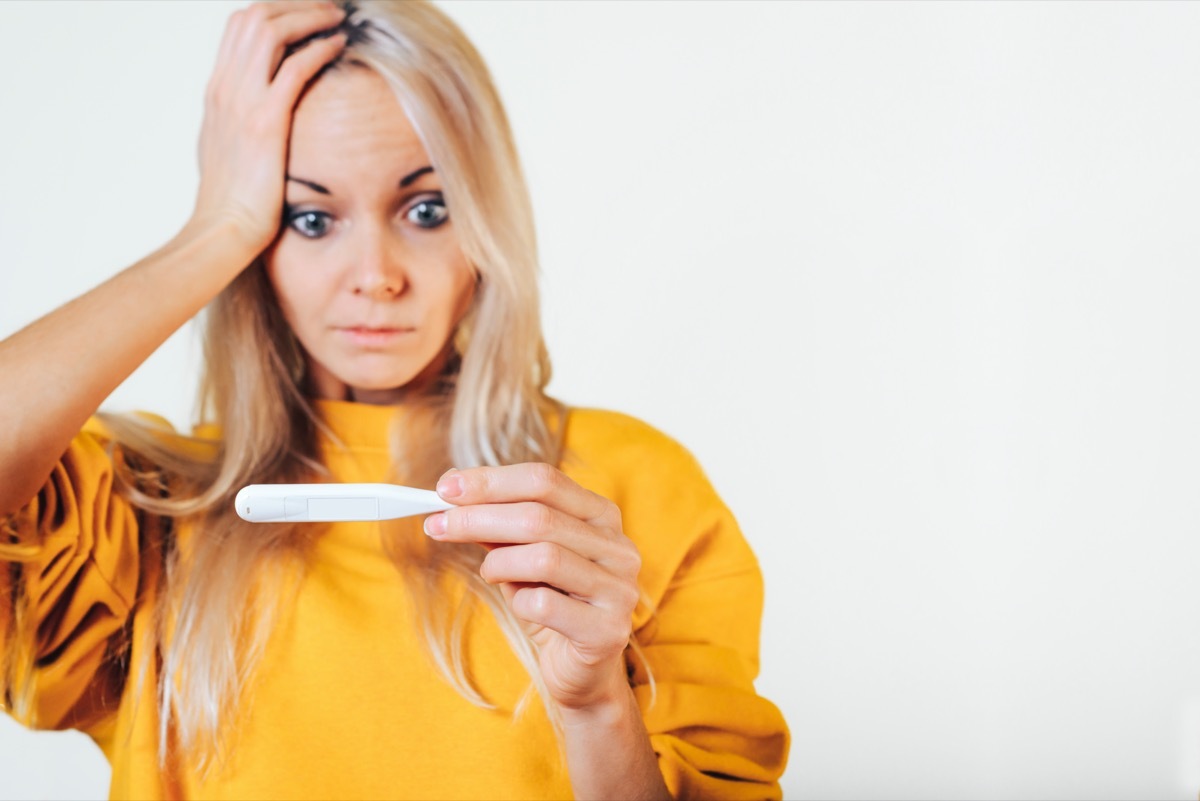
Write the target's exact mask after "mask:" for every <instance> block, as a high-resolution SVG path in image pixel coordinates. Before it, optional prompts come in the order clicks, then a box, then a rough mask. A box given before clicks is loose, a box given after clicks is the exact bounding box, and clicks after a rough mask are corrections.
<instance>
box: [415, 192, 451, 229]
mask: <svg viewBox="0 0 1200 801" xmlns="http://www.w3.org/2000/svg"><path fill="white" fill-rule="evenodd" d="M449 216H450V212H449V211H448V210H447V209H446V202H445V201H444V200H440V199H439V200H434V199H430V200H422V201H421V202H420V203H418V204H416V205H415V206H413V207H412V208H411V209H409V210H408V214H406V215H405V217H406V218H407V219H408V221H409V222H412V223H416V224H417V225H419V226H421V227H422V228H437V227H438V226H439V225H441V224H442V223H444V222H445V221H446V218H447V217H449Z"/></svg>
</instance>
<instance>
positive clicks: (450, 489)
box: [437, 474, 463, 498]
mask: <svg viewBox="0 0 1200 801" xmlns="http://www.w3.org/2000/svg"><path fill="white" fill-rule="evenodd" d="M437 493H438V495H441V496H442V497H443V498H457V497H458V496H459V495H462V494H463V480H462V476H460V475H458V474H451V475H448V476H442V477H441V479H440V480H439V481H438V483H437Z"/></svg>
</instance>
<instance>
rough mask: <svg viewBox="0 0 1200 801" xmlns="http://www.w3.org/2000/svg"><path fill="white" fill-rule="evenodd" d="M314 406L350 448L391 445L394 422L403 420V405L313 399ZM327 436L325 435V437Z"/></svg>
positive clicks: (385, 446)
mask: <svg viewBox="0 0 1200 801" xmlns="http://www.w3.org/2000/svg"><path fill="white" fill-rule="evenodd" d="M313 408H315V409H316V411H317V414H319V415H320V416H321V419H322V420H324V421H325V424H326V425H328V426H329V428H330V429H331V430H332V431H333V433H334V434H336V435H337V437H338V439H340V440H341V441H342V444H344V445H345V446H346V447H347V448H353V449H355V450H359V449H362V448H377V449H378V448H384V449H386V448H387V447H388V441H389V437H388V435H389V433H390V432H391V427H392V425H393V424H394V423H395V422H396V421H397V420H400V419H403V417H404V414H405V409H404V407H403V406H378V405H376V404H373V403H356V402H355V401H340V400H323V399H320V398H318V399H314V400H313ZM322 439H324V437H322Z"/></svg>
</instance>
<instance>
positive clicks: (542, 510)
mask: <svg viewBox="0 0 1200 801" xmlns="http://www.w3.org/2000/svg"><path fill="white" fill-rule="evenodd" d="M522 517H523V518H524V519H523V520H522V524H523V526H524V528H525V533H526V534H528V535H530V536H531V537H543V536H545V535H547V534H549V533H550V531H551V530H552V528H553V525H554V513H553V512H551V511H550V507H548V506H543V505H542V504H540V503H531V504H528V505H527V506H526V507H525V512H524V514H523V515H522Z"/></svg>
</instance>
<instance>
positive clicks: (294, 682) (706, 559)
mask: <svg viewBox="0 0 1200 801" xmlns="http://www.w3.org/2000/svg"><path fill="white" fill-rule="evenodd" d="M200 167H201V183H200V190H199V196H198V198H197V201H196V206H195V210H194V213H193V215H192V217H191V219H190V221H189V222H188V224H187V225H186V226H185V227H184V229H183V230H182V231H181V232H180V233H179V234H178V235H176V236H175V237H174V238H173V239H172V240H171V241H170V242H169V243H168V244H167V245H166V246H164V247H163V248H162V249H160V250H159V251H157V252H155V253H153V254H151V255H150V256H148V257H147V258H145V259H144V260H142V261H140V262H138V263H137V264H135V265H133V266H132V267H130V268H128V269H127V270H125V271H124V272H122V273H120V274H118V275H117V276H115V277H114V278H112V279H111V280H109V281H108V282H107V283H105V284H103V285H101V286H99V287H97V288H96V289H94V290H92V291H91V292H88V293H87V294H85V295H83V296H81V297H79V298H78V299H76V300H74V301H72V302H71V303H69V304H67V305H65V306H63V307H62V308H60V309H58V310H56V311H54V312H53V313H51V314H49V315H47V316H46V317H44V318H43V319H41V320H39V321H37V322H35V323H33V324H32V325H30V326H29V327H28V328H26V329H24V330H22V331H20V332H18V333H17V334H15V335H14V336H12V337H11V338H9V339H8V340H6V341H4V342H3V343H0V375H3V376H4V380H3V382H0V413H2V420H3V426H4V429H3V436H0V526H2V532H3V535H2V537H0V559H2V560H3V561H4V564H3V565H2V566H0V567H3V570H2V571H0V633H2V635H3V643H4V652H3V653H4V659H3V675H2V679H3V684H2V687H3V700H4V703H5V707H6V709H7V710H8V711H9V712H10V713H11V714H12V715H14V716H15V717H16V718H17V719H19V720H21V721H22V722H24V723H26V724H27V725H30V726H36V727H42V728H76V729H79V730H81V731H83V732H85V733H87V734H89V735H90V736H91V737H93V738H94V739H95V740H96V742H97V743H98V744H99V745H100V747H101V748H102V749H103V751H104V753H105V754H106V755H107V757H108V758H109V760H110V762H111V763H112V768H113V771H112V786H111V794H112V796H113V797H114V798H217V797H220V798H268V797H276V798H334V797H346V798H567V797H572V796H574V797H578V798H666V797H671V796H673V797H699V796H709V797H722V798H764V797H778V796H779V794H780V792H779V786H778V778H779V776H780V774H781V772H782V770H783V767H784V763H785V761H786V756H787V748H788V734H787V729H786V726H785V724H784V722H783V720H782V718H781V716H780V715H779V712H778V710H777V709H776V708H775V707H774V706H773V705H772V704H770V703H769V702H768V701H766V700H764V699H762V698H760V697H758V696H757V695H756V693H755V691H754V686H753V678H754V676H755V674H756V672H757V651H758V645H757V638H758V629H759V617H760V614H761V604H762V584H761V576H760V573H759V570H758V567H757V564H756V562H755V559H754V556H753V554H752V553H751V552H750V550H749V548H748V546H747V544H746V542H745V541H744V539H743V538H742V536H741V534H740V533H739V531H738V528H737V525H736V523H735V522H734V520H733V519H732V518H731V516H730V514H729V512H728V511H727V509H726V508H725V507H724V505H723V504H722V503H721V501H720V500H719V499H718V498H717V496H716V495H715V493H714V492H713V490H712V488H711V486H710V485H709V484H708V482H707V481H706V479H705V478H704V476H703V474H702V472H701V470H700V469H699V467H698V466H697V465H696V463H695V462H694V460H693V459H692V458H691V457H690V456H689V455H688V453H687V452H686V451H685V450H683V449H682V448H681V447H680V446H679V445H677V444H675V443H674V442H672V441H671V440H669V439H668V438H666V437H665V436H663V435H662V434H660V433H658V432H656V431H654V430H653V429H651V428H650V427H648V426H647V425H645V424H643V423H640V422H638V421H636V420H634V419H631V418H629V417H625V416H622V415H619V414H616V413H610V412H600V411H595V410H586V409H567V408H564V407H562V406H561V405H560V404H558V403H555V402H554V401H552V400H551V399H550V398H548V397H547V396H546V394H545V392H544V388H545V386H546V384H547V382H548V380H549V377H550V371H549V364H548V360H547V358H546V351H545V348H544V346H543V343H542V337H541V332H540V328H539V315H538V295H537V287H536V283H535V276H536V252H535V241H534V234H533V224H532V219H531V212H530V204H529V200H528V197H527V195H526V191H525V188H524V183H523V179H522V176H521V172H520V169H519V166H518V162H517V157H516V153H515V148H514V146H513V141H512V136H511V133H510V131H509V127H508V124H507V121H506V119H505V115H504V111H503V108H502V107H501V105H500V102H499V99H498V97H497V95H496V92H495V89H494V88H493V86H492V83H491V81H490V78H489V76H488V73H487V70H486V68H485V66H484V65H483V63H482V61H481V60H480V58H479V56H478V54H477V53H476V52H475V50H474V48H473V47H472V46H471V45H470V43H469V42H468V41H467V40H466V39H465V38H464V36H463V34H462V33H461V32H460V31H459V30H458V28H457V27H455V25H454V24H453V23H452V22H451V21H450V20H449V19H447V18H446V17H445V16H444V15H443V14H442V13H441V12H440V11H438V10H437V9H436V8H434V7H433V6H431V5H428V4H425V3H378V4H376V3H367V2H363V3H361V5H357V6H354V5H349V4H341V5H335V4H334V3H328V2H293V3H261V4H256V5H253V6H251V7H249V8H247V9H244V10H241V11H239V12H237V13H235V14H234V15H233V16H232V17H231V19H230V20H229V24H228V26H227V28H226V31H225V35H224V38H223V40H222V42H221V47H220V52H219V55H218V59H217V65H216V68H215V71H214V73H213V76H212V78H211V80H210V83H209V87H208V92H207V97H206V107H205V120H204V126H203V130H202V131H201V137H200ZM202 309H204V310H206V318H205V321H206V335H205V336H206V339H205V367H204V374H203V378H202V403H201V404H200V414H201V418H202V424H201V425H198V426H197V428H196V430H195V431H194V432H193V433H192V434H191V435H187V436H185V435H182V434H176V433H175V432H173V431H171V430H170V429H169V427H167V426H165V425H163V424H161V423H159V422H156V420H155V419H154V418H152V417H150V416H140V417H133V418H129V417H120V416H113V415H107V414H101V413H98V412H97V409H98V407H99V405H100V403H101V402H102V401H103V399H104V398H105V397H107V395H108V394H109V393H110V392H111V391H112V390H113V389H114V388H115V387H116V386H117V385H118V384H119V383H120V382H121V381H122V380H123V379H124V378H125V377H127V376H128V375H129V374H130V373H131V372H132V371H133V370H134V369H135V368H136V367H137V366H138V365H139V364H140V363H141V362H142V361H143V360H144V359H146V358H147V357H148V356H149V355H150V353H151V352H152V351H154V350H155V348H157V347H158V346H159V345H160V344H162V342H163V341H164V340H165V339H166V338H167V337H168V336H169V335H170V334H171V333H172V332H173V331H174V330H176V329H177V328H179V326H181V325H182V324H183V323H184V322H186V321H187V320H189V319H190V318H191V317H193V316H194V315H196V314H197V313H198V312H200V311H201V310H202ZM292 481H305V482H373V481H393V482H397V483H403V484H411V485H418V486H436V488H437V491H438V492H439V493H440V494H441V496H442V497H443V498H444V499H445V500H446V501H448V502H449V503H451V504H453V508H451V509H450V510H449V511H446V512H443V513H438V514H434V515H431V516H429V517H426V518H425V519H423V520H422V519H420V518H417V519H409V520H401V521H394V522H390V523H334V524H312V523H305V524H251V523H246V522H244V521H242V520H240V519H239V518H238V517H237V515H236V514H235V513H234V510H233V503H232V501H233V498H234V495H235V494H236V493H237V491H238V490H239V489H240V488H241V487H242V486H244V485H246V484H251V483H271V482H292Z"/></svg>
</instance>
